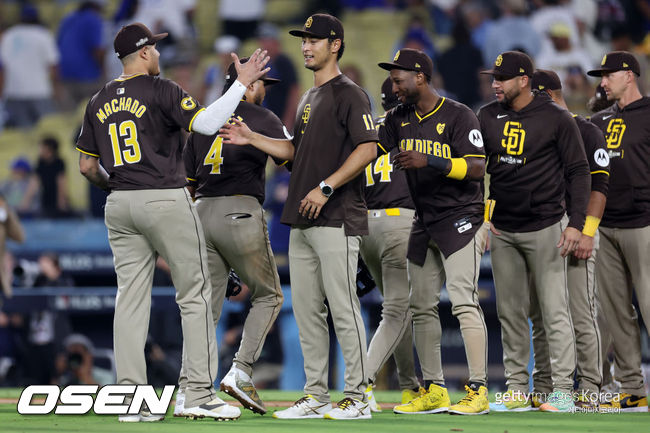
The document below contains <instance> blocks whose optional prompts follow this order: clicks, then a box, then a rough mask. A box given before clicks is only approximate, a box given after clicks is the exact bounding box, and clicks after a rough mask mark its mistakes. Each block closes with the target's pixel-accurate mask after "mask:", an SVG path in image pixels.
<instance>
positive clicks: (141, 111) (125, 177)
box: [77, 74, 204, 190]
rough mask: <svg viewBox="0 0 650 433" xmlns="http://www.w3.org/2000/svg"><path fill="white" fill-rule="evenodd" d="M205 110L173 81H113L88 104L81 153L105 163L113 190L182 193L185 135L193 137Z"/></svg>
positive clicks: (135, 78) (79, 146)
mask: <svg viewBox="0 0 650 433" xmlns="http://www.w3.org/2000/svg"><path fill="white" fill-rule="evenodd" d="M202 110H204V108H202V107H201V106H200V105H199V103H198V102H197V101H196V100H195V99H193V98H192V97H191V96H190V95H188V94H187V93H185V91H184V90H183V89H182V88H181V87H180V86H179V85H178V84H176V83H174V82H173V81H170V80H166V79H164V78H159V77H154V76H150V75H144V74H140V75H136V76H133V77H131V78H127V79H124V80H121V79H117V80H113V81H110V82H108V83H107V84H106V85H105V86H104V87H103V88H102V89H101V90H100V91H99V92H97V93H96V94H95V95H94V96H93V97H92V98H91V99H90V101H89V102H88V105H87V106H86V113H85V115H84V121H83V126H82V130H81V134H80V135H79V139H78V140H77V150H79V151H80V152H83V153H86V154H88V155H91V156H95V157H97V158H101V161H102V166H103V167H104V168H105V169H106V171H107V172H108V174H109V181H108V186H109V188H111V189H112V190H140V189H168V188H181V187H183V186H184V185H185V168H184V167H183V160H182V150H183V139H182V135H181V129H186V130H188V131H191V129H192V121H193V120H194V118H195V117H196V115H197V114H198V113H199V112H200V111H202ZM170 143H172V145H171V146H170Z"/></svg>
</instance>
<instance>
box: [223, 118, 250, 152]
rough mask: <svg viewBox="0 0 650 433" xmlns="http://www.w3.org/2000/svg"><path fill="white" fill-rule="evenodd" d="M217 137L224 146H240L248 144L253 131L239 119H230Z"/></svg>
mask: <svg viewBox="0 0 650 433" xmlns="http://www.w3.org/2000/svg"><path fill="white" fill-rule="evenodd" d="M219 136H221V138H222V139H223V142H224V143H226V144H238V145H240V146H243V145H246V144H250V142H251V141H252V139H253V131H251V129H250V128H249V127H248V125H246V124H245V123H244V122H242V121H241V120H239V119H236V118H234V117H232V118H231V119H230V120H229V121H228V122H226V123H225V124H224V125H223V126H222V127H221V129H220V130H219Z"/></svg>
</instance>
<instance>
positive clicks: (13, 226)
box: [7, 206, 25, 243]
mask: <svg viewBox="0 0 650 433" xmlns="http://www.w3.org/2000/svg"><path fill="white" fill-rule="evenodd" d="M7 237H8V238H9V239H11V240H13V241H16V242H19V243H23V242H24V241H25V230H24V229H23V226H22V224H20V219H18V215H16V212H14V210H13V209H11V208H9V207H8V206H7Z"/></svg>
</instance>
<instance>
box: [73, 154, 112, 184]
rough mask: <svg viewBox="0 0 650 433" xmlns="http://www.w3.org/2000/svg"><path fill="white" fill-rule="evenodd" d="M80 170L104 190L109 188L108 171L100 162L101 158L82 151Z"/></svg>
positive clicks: (91, 181)
mask: <svg viewBox="0 0 650 433" xmlns="http://www.w3.org/2000/svg"><path fill="white" fill-rule="evenodd" d="M79 171H80V172H81V174H82V175H83V176H84V177H85V178H86V179H88V181H89V182H90V183H92V184H93V185H96V186H97V187H98V188H101V189H103V190H107V189H108V173H107V172H106V170H104V167H102V166H101V164H99V159H97V158H95V157H94V156H90V155H86V154H84V153H82V154H81V155H80V156H79Z"/></svg>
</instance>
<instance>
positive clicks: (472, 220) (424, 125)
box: [379, 98, 485, 264]
mask: <svg viewBox="0 0 650 433" xmlns="http://www.w3.org/2000/svg"><path fill="white" fill-rule="evenodd" d="M379 141H380V146H381V147H383V148H384V151H391V150H392V149H394V148H400V149H403V150H415V151H418V152H421V153H425V154H428V155H435V156H439V157H442V158H446V159H451V158H464V157H477V158H485V153H484V149H483V139H482V138H481V132H480V131H479V123H478V120H477V118H476V116H475V115H474V113H473V112H472V110H470V109H469V108H467V107H466V106H465V105H463V104H461V103H459V102H456V101H453V100H450V99H447V98H440V101H439V102H438V104H437V105H436V107H435V108H434V109H433V110H432V111H431V112H429V113H427V114H425V115H423V116H420V115H419V114H418V113H417V112H416V111H415V106H413V105H398V106H397V107H395V108H394V109H393V110H391V111H390V112H389V113H388V115H387V116H386V121H385V122H384V126H383V127H382V128H380V130H379ZM406 178H407V181H408V186H409V190H410V192H411V198H412V199H413V202H414V204H415V211H416V215H417V219H418V224H419V225H421V226H423V227H425V228H426V232H427V233H428V235H429V236H430V237H431V239H433V241H434V242H435V243H436V244H437V245H438V247H439V248H440V250H441V251H442V253H443V254H444V255H445V257H449V256H450V255H451V254H453V253H454V252H456V251H458V250H459V249H461V248H462V247H463V246H465V245H467V243H468V242H469V241H470V240H471V239H473V238H474V234H475V233H476V231H477V230H478V229H479V228H480V226H481V224H482V222H483V192H482V185H483V182H482V180H481V181H473V180H462V181H459V180H455V179H450V178H448V177H447V176H445V175H444V174H442V173H441V172H439V171H437V170H434V169H432V168H430V167H424V168H420V169H416V170H406ZM427 244H428V239H425V238H424V237H414V236H411V242H410V245H409V256H408V257H409V259H410V260H412V261H414V262H415V263H417V264H421V263H424V257H425V256H426V249H427Z"/></svg>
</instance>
